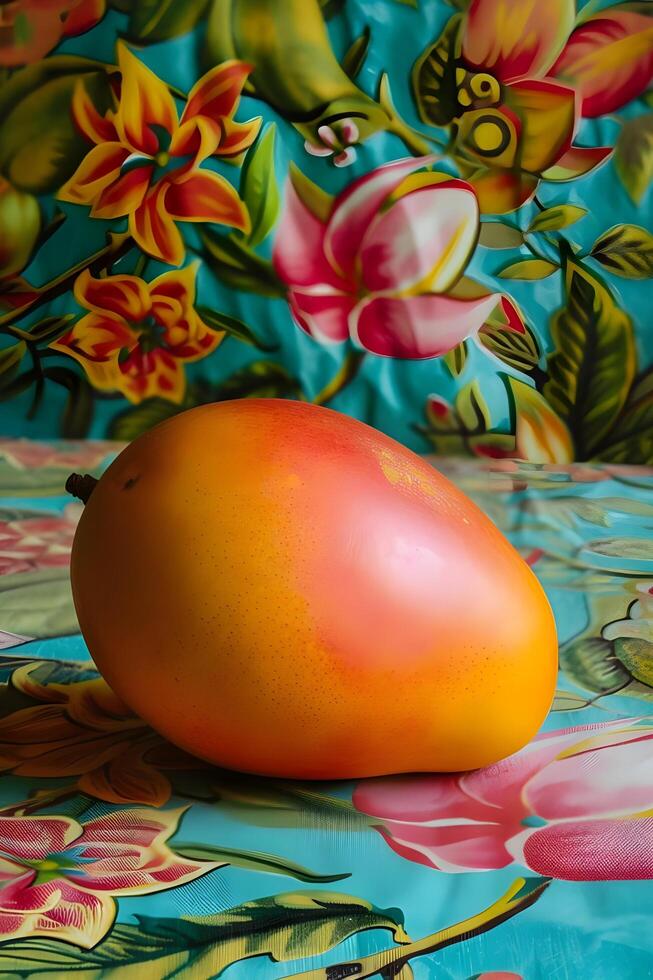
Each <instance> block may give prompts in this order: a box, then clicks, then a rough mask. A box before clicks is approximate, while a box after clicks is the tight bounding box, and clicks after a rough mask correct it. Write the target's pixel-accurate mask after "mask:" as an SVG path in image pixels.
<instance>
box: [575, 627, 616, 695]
mask: <svg viewBox="0 0 653 980" xmlns="http://www.w3.org/2000/svg"><path fill="white" fill-rule="evenodd" d="M560 667H561V668H562V671H563V672H564V674H565V675H566V676H567V677H568V678H569V680H570V681H573V683H574V684H578V686H579V687H582V688H585V690H587V691H594V692H595V693H597V694H601V693H603V692H605V691H612V690H614V689H615V688H617V687H622V686H623V685H625V684H627V683H628V681H629V680H630V674H629V673H628V671H627V670H625V668H624V667H623V666H622V665H621V664H620V663H619V662H618V661H617V660H615V656H614V649H613V646H612V643H610V641H609V640H604V639H603V638H602V637H600V636H591V637H588V636H586V637H581V638H580V639H577V640H572V641H571V643H567V644H565V646H563V647H561V648H560Z"/></svg>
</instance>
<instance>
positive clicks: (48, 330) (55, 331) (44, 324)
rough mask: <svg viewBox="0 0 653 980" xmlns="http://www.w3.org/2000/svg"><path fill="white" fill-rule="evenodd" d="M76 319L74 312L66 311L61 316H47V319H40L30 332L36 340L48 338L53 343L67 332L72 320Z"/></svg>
mask: <svg viewBox="0 0 653 980" xmlns="http://www.w3.org/2000/svg"><path fill="white" fill-rule="evenodd" d="M74 319H75V314H74V313H64V314H62V315H59V316H46V317H45V319H43V320H39V321H38V323H35V324H34V326H32V327H30V328H29V332H30V334H31V336H32V337H33V338H34V340H37V341H38V342H39V343H43V342H44V341H46V340H47V342H48V343H52V341H53V340H56V339H57V338H58V337H61V335H62V334H64V333H65V332H66V330H67V329H68V327H69V326H70V323H71V321H72V320H74Z"/></svg>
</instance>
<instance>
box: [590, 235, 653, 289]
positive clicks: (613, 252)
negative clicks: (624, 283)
mask: <svg viewBox="0 0 653 980" xmlns="http://www.w3.org/2000/svg"><path fill="white" fill-rule="evenodd" d="M591 254H592V257H593V258H595V259H596V261H597V262H600V263H601V265H603V266H605V268H606V269H608V270H609V271H610V272H614V273H615V275H617V276H624V277H625V278H626V279H650V278H651V276H653V235H652V234H651V233H650V231H647V230H646V228H640V227H639V225H615V226H614V228H610V229H609V231H606V232H604V234H603V235H601V236H600V237H599V238H597V239H596V241H595V242H594V244H593V245H592V252H591Z"/></svg>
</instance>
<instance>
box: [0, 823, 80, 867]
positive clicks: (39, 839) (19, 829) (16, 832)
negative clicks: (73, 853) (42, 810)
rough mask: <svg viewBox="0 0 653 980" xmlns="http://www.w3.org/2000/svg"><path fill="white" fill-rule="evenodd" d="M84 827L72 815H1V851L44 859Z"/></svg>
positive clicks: (59, 849) (60, 848)
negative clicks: (71, 817)
mask: <svg viewBox="0 0 653 980" xmlns="http://www.w3.org/2000/svg"><path fill="white" fill-rule="evenodd" d="M81 832H82V828H81V827H80V825H79V824H78V823H77V821H76V820H71V819H70V818H69V817H56V816H45V817H43V816H41V817H0V852H1V853H2V854H5V855H9V856H11V857H16V858H17V859H18V860H20V859H21V858H22V859H24V860H26V861H43V860H45V859H46V858H47V857H48V856H49V855H50V854H56V853H58V852H59V851H63V850H65V848H66V847H67V846H68V845H69V844H70V843H71V842H72V841H74V840H76V839H77V837H79V835H80V834H81Z"/></svg>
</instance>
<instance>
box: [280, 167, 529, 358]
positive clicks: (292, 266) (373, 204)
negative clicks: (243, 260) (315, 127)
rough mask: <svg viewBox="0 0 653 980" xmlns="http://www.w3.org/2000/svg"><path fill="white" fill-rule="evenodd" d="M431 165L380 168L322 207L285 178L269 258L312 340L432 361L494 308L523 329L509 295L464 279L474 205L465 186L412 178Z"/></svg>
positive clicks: (472, 241) (473, 235)
mask: <svg viewBox="0 0 653 980" xmlns="http://www.w3.org/2000/svg"><path fill="white" fill-rule="evenodd" d="M433 159H434V158H432V157H422V158H420V159H412V158H411V159H407V160H397V161H394V162H393V163H390V164H387V165H386V166H383V167H377V168H376V170H373V171H371V173H369V174H366V175H365V176H364V177H361V178H360V179H359V180H356V181H354V183H352V184H350V185H349V187H347V188H346V189H345V190H344V191H343V192H342V193H341V194H339V195H338V196H337V197H336V198H335V200H333V201H332V202H331V204H330V205H328V207H327V206H325V205H324V200H323V197H322V198H320V200H319V202H318V201H317V198H316V196H315V195H311V193H310V192H309V193H307V192H306V183H308V182H305V179H304V181H299V180H295V181H294V182H293V180H292V179H291V181H290V182H289V184H288V190H287V198H286V207H285V211H284V215H283V218H282V221H281V227H280V229H279V233H278V234H277V237H276V241H275V247H274V256H273V258H274V265H275V268H276V271H277V273H278V275H279V277H280V278H281V279H282V280H283V282H285V283H286V284H287V285H288V302H289V304H290V310H291V313H292V315H293V318H294V319H295V321H296V323H297V324H298V326H300V327H301V328H302V329H303V330H305V331H306V333H308V334H309V335H310V336H311V337H315V338H316V339H317V340H320V341H321V342H327V343H328V342H336V343H337V342H340V341H344V340H347V339H348V338H351V339H352V340H354V341H355V342H356V343H357V344H358V345H359V346H361V347H363V348H364V349H366V350H369V351H372V353H374V354H381V355H383V356H385V357H406V358H426V357H437V356H438V355H440V354H445V353H446V352H447V351H449V350H451V349H452V348H453V347H456V346H457V345H458V344H459V343H460V342H461V341H462V340H464V339H465V338H466V337H470V336H472V335H473V334H476V333H477V332H478V330H479V329H480V327H481V326H482V325H483V323H484V322H485V321H486V319H487V318H488V317H489V315H490V314H491V313H492V312H493V311H494V310H495V308H497V307H499V308H500V315H501V316H502V317H503V318H504V319H505V321H506V323H507V325H508V326H511V327H512V328H513V329H515V330H519V331H523V325H522V323H521V319H520V317H519V314H518V313H517V311H516V309H515V307H514V306H513V305H512V303H511V302H510V301H509V300H508V299H507V298H505V297H502V296H501V295H500V294H499V293H487V292H486V291H485V290H484V289H483V288H482V287H481V286H479V285H478V284H477V283H474V282H472V281H471V280H469V279H467V278H465V279H464V280H463V278H462V277H463V272H464V270H465V267H466V266H467V263H468V261H469V259H470V256H471V254H472V252H473V251H474V248H475V246H476V241H477V238H478V232H479V211H478V202H477V200H476V195H475V194H474V191H473V189H472V187H471V186H470V185H469V184H468V183H466V182H465V181H462V180H457V179H454V178H450V177H448V175H446V174H435V173H425V174H419V175H416V174H414V171H416V170H419V169H420V167H424V166H426V165H427V164H429V163H432V162H433ZM407 178H408V179H407Z"/></svg>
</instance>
